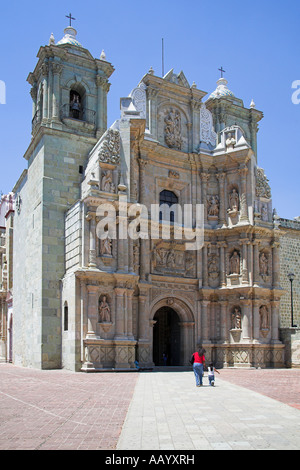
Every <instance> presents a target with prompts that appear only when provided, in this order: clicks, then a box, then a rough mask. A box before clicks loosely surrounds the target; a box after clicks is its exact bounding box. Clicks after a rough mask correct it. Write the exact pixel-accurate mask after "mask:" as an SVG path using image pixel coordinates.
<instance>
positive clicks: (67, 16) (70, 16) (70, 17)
mask: <svg viewBox="0 0 300 470" xmlns="http://www.w3.org/2000/svg"><path fill="white" fill-rule="evenodd" d="M66 18H69V20H70V25H69V26H72V20H76V18H73V16H72V13H69V14H68V15H66Z"/></svg>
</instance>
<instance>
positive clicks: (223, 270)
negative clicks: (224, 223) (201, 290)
mask: <svg viewBox="0 0 300 470" xmlns="http://www.w3.org/2000/svg"><path fill="white" fill-rule="evenodd" d="M217 245H218V247H219V249H220V284H221V287H226V261H225V248H226V247H227V244H226V242H218V244H217Z"/></svg>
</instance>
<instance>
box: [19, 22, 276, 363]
mask: <svg viewBox="0 0 300 470" xmlns="http://www.w3.org/2000/svg"><path fill="white" fill-rule="evenodd" d="M113 71H114V68H113V66H112V65H111V64H110V63H109V62H107V61H106V57H105V54H104V52H102V54H101V56H100V59H94V58H93V57H92V56H91V55H90V53H89V52H88V51H87V50H86V49H85V48H84V47H83V46H82V45H81V44H80V43H79V42H78V41H77V39H76V31H75V30H74V28H72V27H68V28H66V30H65V35H64V37H63V39H62V40H61V41H59V42H58V43H56V44H55V41H54V38H53V37H51V38H50V41H49V45H48V46H43V47H41V48H40V50H39V52H38V62H37V65H36V67H35V70H34V71H33V72H32V73H30V74H29V77H28V81H29V83H30V85H31V96H32V99H33V120H32V140H31V143H30V145H29V148H28V149H27V151H26V153H25V159H26V160H28V169H27V170H26V171H25V172H24V173H23V174H22V176H21V178H20V179H19V181H18V183H17V184H16V186H15V188H14V192H15V195H16V201H17V211H16V214H15V220H14V235H15V237H14V295H13V302H14V303H13V306H14V362H15V363H16V364H19V365H24V366H29V367H39V368H59V367H64V368H67V369H70V370H76V371H79V370H83V371H99V370H100V371H101V370H112V369H114V370H126V369H133V368H135V363H136V361H138V362H139V365H140V366H141V367H146V368H148V367H153V366H154V365H156V366H157V365H162V364H163V363H164V362H163V357H166V358H167V364H169V365H171V366H179V365H180V366H187V365H188V364H189V358H190V355H191V353H192V352H193V351H194V350H195V349H196V348H197V347H199V346H203V347H204V348H205V350H206V356H207V360H210V359H211V360H213V361H214V362H215V364H217V365H218V366H220V367H222V366H223V367H231V366H240V367H249V366H254V367H282V366H284V361H285V358H284V348H285V346H284V343H283V342H282V340H281V338H280V300H281V297H282V296H283V295H285V290H284V289H282V287H281V282H280V281H281V280H280V239H281V237H282V236H283V232H282V227H280V223H279V218H278V217H276V214H274V211H273V207H272V199H271V190H270V186H269V184H268V180H267V178H266V176H265V174H264V170H263V169H262V168H261V167H259V166H258V155H257V131H258V123H259V121H260V120H261V119H262V117H263V114H262V112H260V111H258V110H257V109H256V107H255V104H254V103H253V102H252V103H251V105H250V107H249V108H246V107H245V106H244V104H243V101H242V100H241V99H239V98H236V97H235V96H234V94H233V93H232V92H231V91H230V90H229V88H228V87H227V85H228V83H227V80H225V79H224V78H221V79H219V80H218V82H217V88H216V90H215V91H214V92H213V93H212V94H210V95H209V96H208V97H207V96H206V93H205V92H203V91H201V90H199V89H198V88H197V86H196V85H195V84H194V83H193V84H192V85H190V84H189V83H188V81H187V79H186V77H185V76H184V73H183V72H180V73H179V74H176V73H174V71H173V70H171V71H170V72H169V73H167V74H166V75H165V76H164V77H157V76H155V74H154V72H153V70H152V69H150V70H149V72H148V73H147V74H146V75H145V76H144V77H143V78H142V79H141V81H140V83H139V84H138V85H137V86H136V88H134V89H133V90H132V92H131V93H130V95H129V96H128V97H125V98H121V116H120V118H119V119H118V120H116V121H115V122H114V124H113V125H112V126H111V127H110V128H108V129H107V93H108V91H109V87H110V84H109V77H110V76H111V74H112V73H113ZM204 98H205V102H204ZM198 208H199V210H198ZM188 211H189V212H188ZM186 214H189V218H190V220H189V222H190V223H189V225H188V228H187V227H186V219H187V218H188V217H187V216H186ZM199 214H200V215H199ZM198 225H199V227H198ZM185 228H187V229H186V230H185ZM197 228H199V233H201V242H199V243H196V244H194V245H193V249H191V247H189V248H188V246H189V245H191V243H192V241H193V240H192V237H193V236H194V237H195V238H196V234H197V233H198V232H197Z"/></svg>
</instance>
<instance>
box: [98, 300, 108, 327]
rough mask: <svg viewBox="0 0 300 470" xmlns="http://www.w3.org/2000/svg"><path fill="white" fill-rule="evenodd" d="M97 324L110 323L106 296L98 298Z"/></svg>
mask: <svg viewBox="0 0 300 470" xmlns="http://www.w3.org/2000/svg"><path fill="white" fill-rule="evenodd" d="M99 322H100V323H102V322H108V323H109V322H110V307H109V305H108V302H107V297H106V295H102V296H100V298H99Z"/></svg>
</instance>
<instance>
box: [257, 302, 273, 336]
mask: <svg viewBox="0 0 300 470" xmlns="http://www.w3.org/2000/svg"><path fill="white" fill-rule="evenodd" d="M259 324H260V332H261V334H262V336H264V337H266V336H267V335H268V333H269V331H270V314H269V310H268V307H267V306H266V305H262V306H261V307H260V308H259Z"/></svg>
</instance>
